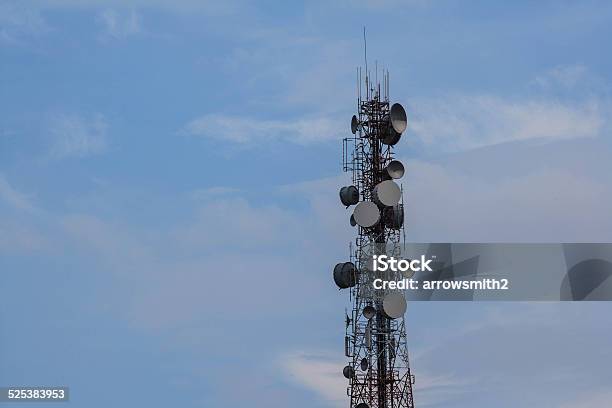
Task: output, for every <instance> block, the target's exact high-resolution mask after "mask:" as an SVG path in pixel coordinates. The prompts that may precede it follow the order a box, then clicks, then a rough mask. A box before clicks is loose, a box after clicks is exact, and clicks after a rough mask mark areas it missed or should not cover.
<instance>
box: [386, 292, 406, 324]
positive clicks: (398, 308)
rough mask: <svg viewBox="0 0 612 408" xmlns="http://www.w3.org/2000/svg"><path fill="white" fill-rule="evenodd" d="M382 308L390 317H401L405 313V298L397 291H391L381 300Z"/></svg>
mask: <svg viewBox="0 0 612 408" xmlns="http://www.w3.org/2000/svg"><path fill="white" fill-rule="evenodd" d="M383 310H384V311H385V314H386V315H387V316H389V317H390V318H392V319H397V318H398V317H402V316H403V315H404V313H406V299H405V298H404V295H403V294H402V293H399V292H392V293H389V294H388V295H387V296H385V299H384V300H383Z"/></svg>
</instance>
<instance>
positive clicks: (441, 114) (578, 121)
mask: <svg viewBox="0 0 612 408" xmlns="http://www.w3.org/2000/svg"><path fill="white" fill-rule="evenodd" d="M410 110H411V111H412V113H413V116H412V121H410V118H409V121H410V123H409V129H411V131H412V132H414V133H415V134H416V136H417V137H418V139H419V141H420V142H422V143H423V144H424V146H425V148H426V149H432V150H438V151H439V150H442V151H460V150H469V149H473V148H478V147H483V146H489V145H494V144H499V143H504V142H510V141H516V140H526V139H533V138H541V139H548V140H561V139H572V138H581V137H595V136H598V135H600V133H601V131H602V130H603V129H604V126H605V124H606V121H607V119H606V117H607V113H608V111H609V108H608V105H607V104H603V103H602V101H598V100H596V99H591V100H587V101H583V102H563V101H560V100H550V99H546V98H528V99H511V98H503V97H499V96H494V95H448V96H445V97H440V98H436V99H427V100H418V101H415V102H414V104H413V106H411V109H410Z"/></svg>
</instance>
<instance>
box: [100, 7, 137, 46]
mask: <svg viewBox="0 0 612 408" xmlns="http://www.w3.org/2000/svg"><path fill="white" fill-rule="evenodd" d="M97 20H98V21H99V22H100V24H101V25H102V26H103V29H104V31H103V33H102V36H101V39H102V40H103V41H106V40H108V39H116V40H118V39H122V38H126V37H128V36H131V35H134V34H138V33H140V32H141V31H142V26H141V17H140V16H139V15H138V14H137V13H136V12H135V11H134V10H130V11H128V12H123V11H118V10H112V9H107V10H104V11H102V12H100V13H99V14H98V17H97Z"/></svg>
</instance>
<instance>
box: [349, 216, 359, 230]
mask: <svg viewBox="0 0 612 408" xmlns="http://www.w3.org/2000/svg"><path fill="white" fill-rule="evenodd" d="M349 222H350V223H351V227H354V226H355V225H357V221H355V216H353V214H351V218H350V220H349Z"/></svg>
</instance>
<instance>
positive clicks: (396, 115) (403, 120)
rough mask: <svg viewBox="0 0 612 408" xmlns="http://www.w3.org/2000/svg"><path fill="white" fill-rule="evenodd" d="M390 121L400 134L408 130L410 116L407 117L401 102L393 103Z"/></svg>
mask: <svg viewBox="0 0 612 408" xmlns="http://www.w3.org/2000/svg"><path fill="white" fill-rule="evenodd" d="M389 122H390V125H391V127H392V128H393V130H395V131H396V132H397V133H399V134H402V133H403V132H404V130H406V127H407V126H408V118H407V117H406V111H405V110H404V107H403V106H402V105H400V104H399V103H394V104H393V105H391V110H390V111H389Z"/></svg>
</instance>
